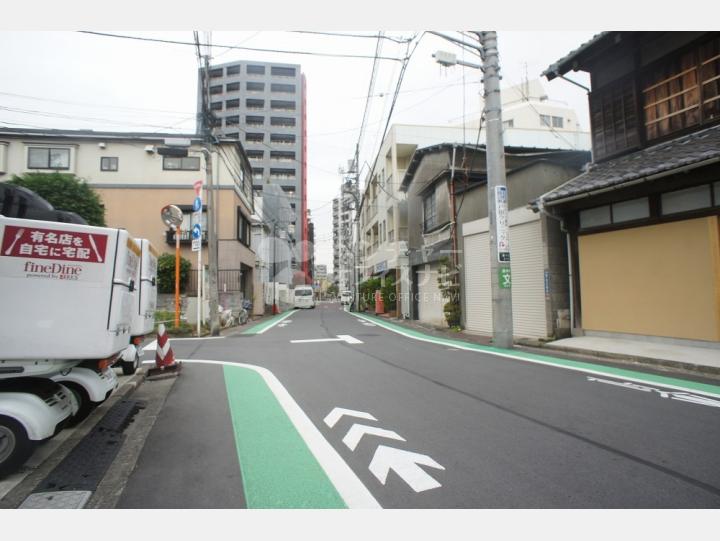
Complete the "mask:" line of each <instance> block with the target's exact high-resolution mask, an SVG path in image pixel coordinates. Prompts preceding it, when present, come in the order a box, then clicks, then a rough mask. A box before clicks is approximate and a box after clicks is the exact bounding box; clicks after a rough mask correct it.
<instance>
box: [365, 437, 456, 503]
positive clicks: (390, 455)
mask: <svg viewBox="0 0 720 541" xmlns="http://www.w3.org/2000/svg"><path fill="white" fill-rule="evenodd" d="M419 464H422V465H423V466H429V467H431V468H436V469H438V470H444V469H445V468H444V467H443V466H441V465H440V464H438V463H437V462H435V461H434V460H433V459H432V458H430V457H429V456H427V455H421V454H420V453H412V452H410V451H403V450H402V449H394V448H392V447H386V446H384V445H380V446H378V448H377V450H376V451H375V455H374V456H373V459H372V462H370V471H371V472H372V473H373V475H374V476H375V477H377V479H378V481H380V482H381V483H382V484H383V485H384V484H385V482H386V481H387V476H388V473H389V472H390V470H395V473H397V474H398V475H399V476H400V477H401V478H402V480H403V481H405V482H406V483H407V484H408V485H410V488H412V489H413V490H414V491H415V492H424V491H426V490H430V489H433V488H438V487H441V486H442V485H441V484H440V483H438V482H437V481H436V480H435V479H433V478H432V477H430V475H428V474H427V473H425V471H424V470H423V469H422V468H421V467H420V466H419Z"/></svg>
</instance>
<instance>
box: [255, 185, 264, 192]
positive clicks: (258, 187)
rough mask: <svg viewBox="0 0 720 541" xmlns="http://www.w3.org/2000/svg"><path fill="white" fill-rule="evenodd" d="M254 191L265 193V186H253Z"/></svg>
mask: <svg viewBox="0 0 720 541" xmlns="http://www.w3.org/2000/svg"><path fill="white" fill-rule="evenodd" d="M253 190H255V191H256V192H261V191H263V185H262V184H253Z"/></svg>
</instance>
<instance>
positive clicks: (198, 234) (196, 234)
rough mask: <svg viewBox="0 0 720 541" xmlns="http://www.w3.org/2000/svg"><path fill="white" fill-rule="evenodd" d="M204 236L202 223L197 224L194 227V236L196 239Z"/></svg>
mask: <svg viewBox="0 0 720 541" xmlns="http://www.w3.org/2000/svg"><path fill="white" fill-rule="evenodd" d="M201 236H202V226H201V225H200V224H195V225H194V226H193V228H192V237H193V238H194V239H199V238H200V237H201Z"/></svg>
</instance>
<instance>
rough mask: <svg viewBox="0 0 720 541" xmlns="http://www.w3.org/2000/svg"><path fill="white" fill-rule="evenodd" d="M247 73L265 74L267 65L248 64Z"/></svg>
mask: <svg viewBox="0 0 720 541" xmlns="http://www.w3.org/2000/svg"><path fill="white" fill-rule="evenodd" d="M247 73H248V75H265V66H257V65H253V64H248V66H247Z"/></svg>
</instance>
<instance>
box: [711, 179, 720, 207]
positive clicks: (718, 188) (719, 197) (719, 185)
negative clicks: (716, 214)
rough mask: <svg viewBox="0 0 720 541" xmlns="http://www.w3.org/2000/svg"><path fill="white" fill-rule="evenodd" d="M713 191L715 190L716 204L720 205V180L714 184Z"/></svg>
mask: <svg viewBox="0 0 720 541" xmlns="http://www.w3.org/2000/svg"><path fill="white" fill-rule="evenodd" d="M713 191H714V192H715V206H716V207H720V182H716V183H715V184H713Z"/></svg>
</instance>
